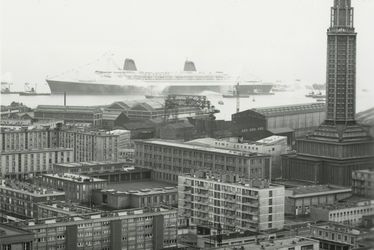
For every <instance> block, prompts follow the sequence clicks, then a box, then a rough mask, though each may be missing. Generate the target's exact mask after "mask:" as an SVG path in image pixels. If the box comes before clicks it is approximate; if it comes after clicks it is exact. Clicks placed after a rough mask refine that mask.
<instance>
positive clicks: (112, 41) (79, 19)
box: [0, 0, 374, 89]
mask: <svg viewBox="0 0 374 250" xmlns="http://www.w3.org/2000/svg"><path fill="white" fill-rule="evenodd" d="M0 2H1V39H0V40H1V74H2V76H4V74H5V75H6V76H9V75H11V78H12V80H13V81H14V82H15V83H17V84H23V83H24V82H32V83H38V82H44V79H45V78H46V77H47V76H48V75H49V76H53V75H57V74H60V73H62V72H65V71H67V70H70V69H80V68H82V65H86V64H87V63H91V62H94V61H95V60H97V59H98V58H100V57H101V56H102V55H103V54H105V53H113V54H114V55H115V56H114V57H115V59H116V61H117V62H118V65H119V66H122V64H123V60H124V59H125V58H127V57H129V58H133V59H134V60H135V62H136V65H137V67H138V69H141V70H143V71H179V70H181V69H182V68H183V63H184V61H185V60H186V59H189V60H193V61H194V62H195V64H196V67H197V69H198V70H199V71H224V72H229V73H233V74H242V75H249V76H253V77H256V78H259V79H261V80H263V81H276V80H282V81H283V82H287V81H292V80H294V79H302V80H303V81H305V82H309V83H324V82H325V68H326V30H327V28H328V26H329V21H330V17H329V15H330V7H331V6H332V3H333V1H332V0H157V1H156V0H105V1H104V0H1V1H0ZM352 2H353V6H354V7H355V27H356V31H357V32H358V42H357V46H358V49H357V53H358V54H357V85H358V88H369V89H373V87H372V86H373V82H374V81H373V80H374V79H373V78H374V77H373V73H372V71H373V65H374V50H373V47H374V27H373V24H374V15H373V13H374V0H353V1H352ZM95 67H96V65H95Z"/></svg>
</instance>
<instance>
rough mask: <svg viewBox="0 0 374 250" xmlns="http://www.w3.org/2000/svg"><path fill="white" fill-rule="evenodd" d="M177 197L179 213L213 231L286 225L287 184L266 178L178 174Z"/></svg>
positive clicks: (191, 221)
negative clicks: (238, 179)
mask: <svg viewBox="0 0 374 250" xmlns="http://www.w3.org/2000/svg"><path fill="white" fill-rule="evenodd" d="M178 199H179V201H178V209H179V215H180V216H181V217H186V219H188V220H189V224H190V225H196V226H199V227H205V228H207V229H208V230H209V231H211V232H216V233H217V232H219V231H220V230H221V232H222V233H225V232H235V231H237V230H239V231H247V230H249V231H253V232H259V231H267V230H273V229H282V228H283V225H284V187H283V186H275V185H270V184H269V183H268V182H267V181H260V180H256V181H255V180H253V181H249V182H243V183H240V182H239V183H237V182H232V183H230V182H225V181H221V180H219V179H216V178H214V177H208V176H206V177H205V178H198V177H192V176H179V178H178Z"/></svg>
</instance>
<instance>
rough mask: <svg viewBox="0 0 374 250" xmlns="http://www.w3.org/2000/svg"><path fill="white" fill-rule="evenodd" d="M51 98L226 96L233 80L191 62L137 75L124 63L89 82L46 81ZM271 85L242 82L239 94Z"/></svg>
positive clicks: (133, 67) (129, 63)
mask: <svg viewBox="0 0 374 250" xmlns="http://www.w3.org/2000/svg"><path fill="white" fill-rule="evenodd" d="M46 81H47V83H48V85H49V88H50V90H51V93H52V94H61V93H64V92H66V93H67V94H73V95H74V94H77V95H100V94H103V95H145V94H150V93H151V94H156V93H157V94H164V95H165V94H200V93H202V92H203V91H212V92H217V93H225V92H227V91H228V90H230V89H231V88H232V87H233V86H234V85H235V84H236V79H235V78H234V77H232V76H230V75H228V74H225V73H223V72H210V73H203V72H198V71H196V67H195V64H194V63H193V62H192V61H188V60H187V61H186V62H185V64H184V69H183V71H182V72H176V73H172V72H143V71H138V70H137V68H136V65H135V62H134V60H132V59H126V60H125V62H124V66H123V68H122V69H118V70H115V71H107V70H106V71H104V70H96V71H95V72H94V74H93V76H92V77H91V79H84V80H83V79H74V80H73V79H69V78H67V79H66V78H65V79H63V78H56V77H55V78H48V79H46ZM271 88H272V84H264V83H261V82H259V81H251V82H243V83H241V85H240V91H241V93H242V94H254V93H256V94H259V93H260V94H261V93H264V94H266V93H269V92H270V90H271Z"/></svg>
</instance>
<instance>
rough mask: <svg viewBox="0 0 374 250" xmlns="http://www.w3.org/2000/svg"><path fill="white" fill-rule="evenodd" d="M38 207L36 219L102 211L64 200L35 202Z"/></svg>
mask: <svg viewBox="0 0 374 250" xmlns="http://www.w3.org/2000/svg"><path fill="white" fill-rule="evenodd" d="M36 206H37V207H38V219H46V218H49V219H51V218H57V217H70V216H79V215H88V214H89V215H91V214H98V213H101V212H102V211H100V210H97V209H93V208H89V207H84V206H81V205H79V204H77V203H72V202H65V201H53V202H51V201H49V202H41V203H38V204H36Z"/></svg>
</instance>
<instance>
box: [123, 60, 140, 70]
mask: <svg viewBox="0 0 374 250" xmlns="http://www.w3.org/2000/svg"><path fill="white" fill-rule="evenodd" d="M123 70H130V71H137V69H136V65H135V62H134V60H133V59H129V58H126V60H125V63H124V65H123Z"/></svg>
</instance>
